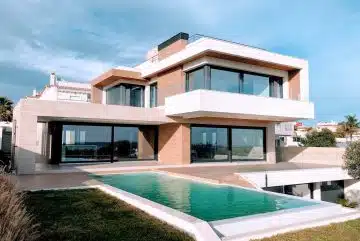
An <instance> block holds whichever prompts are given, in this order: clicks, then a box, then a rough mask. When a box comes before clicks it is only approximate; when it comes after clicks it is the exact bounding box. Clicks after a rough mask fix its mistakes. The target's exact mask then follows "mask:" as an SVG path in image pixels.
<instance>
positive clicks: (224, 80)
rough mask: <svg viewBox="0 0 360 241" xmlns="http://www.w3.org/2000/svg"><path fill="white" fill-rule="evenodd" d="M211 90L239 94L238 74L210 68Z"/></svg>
mask: <svg viewBox="0 0 360 241" xmlns="http://www.w3.org/2000/svg"><path fill="white" fill-rule="evenodd" d="M211 89H212V90H218V91H225V92H232V93H239V90H240V79H239V73H237V72H232V71H227V70H220V69H215V68H211Z"/></svg>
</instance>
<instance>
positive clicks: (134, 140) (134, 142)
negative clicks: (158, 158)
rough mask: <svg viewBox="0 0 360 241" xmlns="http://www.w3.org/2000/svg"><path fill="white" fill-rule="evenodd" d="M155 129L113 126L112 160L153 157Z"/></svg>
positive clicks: (149, 127)
mask: <svg viewBox="0 0 360 241" xmlns="http://www.w3.org/2000/svg"><path fill="white" fill-rule="evenodd" d="M155 137H156V129H155V128H154V127H151V126H143V127H127V126H116V127H114V161H119V160H121V159H155Z"/></svg>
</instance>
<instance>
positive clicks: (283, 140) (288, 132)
mask: <svg viewBox="0 0 360 241" xmlns="http://www.w3.org/2000/svg"><path fill="white" fill-rule="evenodd" d="M295 126H296V122H283V123H279V124H276V125H275V138H276V146H277V147H280V146H299V142H300V138H299V137H297V136H296V133H295Z"/></svg>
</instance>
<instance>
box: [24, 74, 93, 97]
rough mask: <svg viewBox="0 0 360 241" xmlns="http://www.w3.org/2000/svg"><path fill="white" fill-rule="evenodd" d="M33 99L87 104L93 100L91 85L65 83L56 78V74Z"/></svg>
mask: <svg viewBox="0 0 360 241" xmlns="http://www.w3.org/2000/svg"><path fill="white" fill-rule="evenodd" d="M31 97H32V98H37V99H39V100H55V101H73V102H86V103H87V102H90V100H91V84H89V83H80V82H70V81H65V80H62V79H61V78H59V77H58V76H56V74H55V73H51V74H50V83H49V85H47V86H45V88H44V89H43V90H42V91H41V92H40V93H37V92H36V90H34V91H33V95H32V96H31Z"/></svg>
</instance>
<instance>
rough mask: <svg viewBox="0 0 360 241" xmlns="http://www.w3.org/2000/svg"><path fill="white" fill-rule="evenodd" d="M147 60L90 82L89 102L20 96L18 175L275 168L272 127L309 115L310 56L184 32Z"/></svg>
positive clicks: (113, 71)
mask: <svg viewBox="0 0 360 241" xmlns="http://www.w3.org/2000/svg"><path fill="white" fill-rule="evenodd" d="M150 54H153V56H150V59H148V60H147V61H146V62H144V63H141V64H139V65H137V66H135V67H133V68H130V67H117V68H114V69H111V70H109V71H107V72H105V73H103V74H101V75H100V76H98V77H97V78H95V79H94V80H92V81H91V94H92V95H91V103H88V104H86V105H85V104H83V103H80V102H79V103H77V102H60V101H56V102H55V101H46V100H44V99H41V100H40V99H33V98H31V99H29V98H28V99H22V100H21V101H20V102H19V103H18V105H17V106H16V108H15V125H16V137H15V138H14V139H15V141H16V149H17V150H16V154H15V160H16V166H17V170H18V172H19V173H34V171H35V163H36V162H49V163H51V164H59V163H68V162H94V161H96V162H115V161H128V160H158V161H159V162H160V163H164V164H190V163H200V162H201V163H204V162H246V161H262V162H267V163H275V162H276V160H275V159H276V158H275V141H274V139H275V124H276V123H279V122H284V121H294V120H298V119H311V118H313V117H314V105H313V103H311V102H309V75H308V62H307V61H306V60H302V59H297V58H293V57H289V56H284V55H280V54H275V53H271V52H268V51H266V50H263V49H259V48H254V47H250V46H245V45H241V44H237V43H232V42H228V41H224V40H219V39H214V38H209V37H204V36H199V35H195V36H194V37H192V38H191V39H189V35H188V34H185V33H179V34H177V35H175V36H173V37H172V38H170V39H168V40H166V41H165V42H163V43H161V44H159V45H158V46H157V48H156V50H155V51H154V50H153V51H152V52H151V53H150ZM37 123H44V124H45V126H46V127H45V128H44V132H47V133H46V135H45V138H44V140H43V141H42V143H36V142H37V140H36V134H35V133H36V130H37V129H36V127H37ZM40 144H41V145H42V148H41V149H42V150H41V151H42V152H41V153H39V152H38V151H37V149H38V148H37V146H38V145H40Z"/></svg>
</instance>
